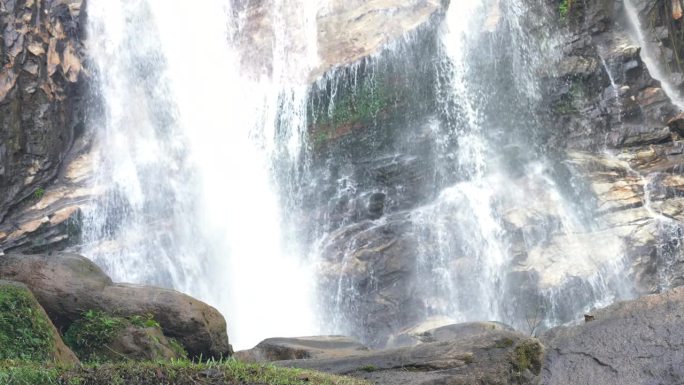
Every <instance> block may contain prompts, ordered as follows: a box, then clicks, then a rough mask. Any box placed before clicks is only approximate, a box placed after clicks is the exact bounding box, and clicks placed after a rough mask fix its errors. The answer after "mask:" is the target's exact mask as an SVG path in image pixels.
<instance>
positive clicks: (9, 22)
mask: <svg viewBox="0 0 684 385" xmlns="http://www.w3.org/2000/svg"><path fill="white" fill-rule="evenodd" d="M82 5H83V4H82V1H80V0H79V1H76V0H60V1H43V0H10V1H3V2H2V3H1V4H0V31H2V40H1V41H0V62H1V64H2V67H1V68H0V222H2V220H3V219H4V218H5V217H6V215H7V213H8V211H9V210H11V208H12V207H13V206H15V205H16V204H17V203H19V202H21V201H22V200H25V199H39V198H40V197H41V196H42V195H43V194H44V192H45V189H46V188H47V185H48V183H49V182H50V181H51V180H52V179H53V178H54V177H55V176H56V175H57V173H58V172H59V170H60V166H61V164H62V162H63V161H64V159H65V158H66V157H67V154H68V152H69V150H70V149H71V146H72V143H73V141H74V139H75V137H76V136H78V135H79V134H80V133H82V132H83V131H84V124H85V123H84V120H85V116H84V111H85V108H86V103H85V99H84V94H85V90H86V80H87V78H88V75H87V73H86V70H85V69H84V63H83V58H84V52H83V51H84V47H83V40H82V38H83V32H84V25H85V12H84V10H83V9H82ZM5 235H6V234H5ZM2 238H3V234H2V233H0V239H2Z"/></svg>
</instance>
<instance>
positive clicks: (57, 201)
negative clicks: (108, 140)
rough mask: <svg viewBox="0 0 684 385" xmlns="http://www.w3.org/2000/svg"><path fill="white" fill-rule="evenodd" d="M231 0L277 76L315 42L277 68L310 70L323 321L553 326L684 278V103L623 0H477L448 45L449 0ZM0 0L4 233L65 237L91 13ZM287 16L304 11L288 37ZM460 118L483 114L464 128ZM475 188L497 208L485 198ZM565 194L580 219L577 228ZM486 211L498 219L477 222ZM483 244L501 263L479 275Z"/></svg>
mask: <svg viewBox="0 0 684 385" xmlns="http://www.w3.org/2000/svg"><path fill="white" fill-rule="evenodd" d="M234 3H235V10H236V11H237V13H239V15H237V16H239V18H240V20H242V21H243V23H242V24H240V25H238V27H236V28H235V29H234V31H233V32H234V35H232V36H230V38H231V39H232V40H233V41H234V42H235V43H236V44H237V45H238V47H239V48H240V49H241V55H242V60H243V64H244V65H245V67H246V69H247V70H248V71H249V72H252V73H254V74H256V75H261V74H263V73H271V72H272V71H273V68H272V62H273V57H274V55H285V56H286V57H289V58H291V59H292V63H295V64H297V63H300V62H299V61H306V60H308V59H307V55H309V54H310V52H309V50H311V49H312V47H314V49H316V50H317V53H318V60H317V61H314V62H308V61H307V62H306V65H304V64H302V66H301V67H298V69H299V70H301V73H297V71H294V72H292V73H286V74H285V75H287V76H285V75H283V74H280V75H281V76H285V77H289V76H290V75H291V78H289V79H288V80H290V81H293V82H296V81H309V80H311V81H312V84H311V86H310V89H309V103H308V117H307V118H308V147H309V150H310V151H309V153H308V159H307V162H308V163H307V164H306V165H305V166H302V167H301V168H302V172H301V175H300V177H301V180H299V181H298V182H299V183H298V185H297V186H296V188H295V189H296V190H297V193H298V194H299V195H298V198H297V201H296V202H288V203H290V204H291V206H288V207H289V208H291V209H292V210H291V211H290V213H289V214H290V216H291V217H290V218H288V220H289V223H294V224H295V226H294V228H296V229H297V234H296V236H298V237H299V238H300V239H302V240H303V241H304V242H305V244H307V245H314V246H311V250H309V251H311V252H312V253H313V254H314V255H316V256H317V257H320V259H319V260H318V262H320V263H319V270H318V274H319V276H318V277H317V279H318V285H319V289H320V292H321V293H322V295H321V298H320V299H321V302H322V304H323V309H324V310H323V311H322V312H323V313H325V316H324V318H325V317H329V319H326V321H327V322H328V323H329V324H331V325H335V326H340V325H344V328H345V331H346V332H348V333H350V334H353V335H356V336H359V337H361V338H362V339H363V340H364V342H366V343H370V344H372V345H375V346H379V345H384V344H385V343H386V342H387V341H388V340H389V339H390V338H391V337H392V336H394V335H395V334H397V333H398V332H399V331H401V330H403V329H405V328H407V327H410V326H412V325H413V324H415V323H418V322H421V321H422V320H424V319H425V318H426V317H427V316H434V315H444V314H445V313H449V312H450V311H453V310H454V309H465V312H466V313H465V316H464V317H465V318H468V317H470V316H471V315H472V314H482V311H484V310H486V311H490V310H492V309H494V310H495V311H496V312H497V313H496V314H498V315H501V316H502V317H501V318H506V319H510V320H512V321H511V322H512V323H516V325H515V326H517V327H519V328H525V323H526V321H527V320H526V319H527V318H529V316H530V314H531V313H532V314H536V313H538V312H540V310H539V309H542V308H543V309H546V310H548V311H546V310H545V314H543V316H544V317H547V319H548V321H549V323H558V322H567V321H571V320H573V319H575V317H577V315H578V314H579V313H578V312H580V311H581V310H582V309H583V308H584V307H586V306H588V305H592V304H595V303H599V302H601V301H612V300H614V299H615V298H617V297H632V296H637V295H641V294H644V293H655V292H659V291H662V290H665V289H668V288H671V287H674V286H678V285H681V284H682V283H683V282H682V278H681V277H682V275H683V273H684V264H683V263H682V251H681V249H680V248H681V246H680V245H681V234H682V229H681V226H680V223H681V222H682V220H683V219H684V217H683V216H684V200H682V199H681V196H682V193H683V192H684V179H682V178H681V177H680V175H679V174H680V171H681V164H682V163H683V162H684V146H683V145H682V143H683V142H682V140H681V138H682V135H684V118H682V117H681V116H680V115H679V109H678V108H677V106H676V105H674V104H673V103H672V101H671V100H670V98H669V97H668V95H667V94H666V92H665V91H664V90H663V87H662V84H661V83H660V82H659V81H657V80H656V79H654V77H653V76H652V74H651V73H650V72H649V68H648V67H647V65H646V63H645V61H644V60H643V59H642V57H643V55H642V52H643V51H642V49H641V48H640V47H639V42H637V41H636V40H635V39H634V37H633V36H632V34H630V32H629V31H630V23H631V22H633V20H630V19H629V17H628V15H627V13H626V10H625V9H624V8H623V6H622V4H623V3H622V2H618V1H614V0H601V1H595V2H591V3H590V4H587V5H585V3H583V2H573V6H572V7H571V8H570V9H569V10H567V13H566V14H564V15H561V12H560V11H559V9H558V2H557V1H551V0H549V1H542V0H539V1H536V2H533V3H534V4H533V5H534V6H532V5H529V12H527V13H524V14H515V15H513V13H515V12H519V11H520V9H517V8H515V7H513V6H511V4H518V5H519V4H522V3H520V2H514V1H511V2H508V3H507V2H503V1H491V2H487V3H486V4H487V6H486V7H483V9H482V12H483V13H482V15H476V16H477V17H478V19H477V20H478V21H481V23H479V24H478V25H477V26H474V27H473V28H474V31H470V32H468V31H467V32H468V33H469V34H470V35H472V36H476V37H477V38H473V40H472V41H466V42H461V43H463V44H471V45H472V47H470V48H472V49H471V50H470V51H467V54H466V53H465V52H466V50H465V48H464V51H462V52H460V53H461V54H463V56H462V57H460V59H461V60H463V62H461V63H460V64H459V63H456V64H454V62H453V55H454V54H459V52H457V53H453V52H446V51H448V47H446V46H445V44H444V41H442V40H440V39H441V38H442V36H443V35H445V34H448V33H450V31H448V28H447V25H446V23H447V22H445V21H444V18H445V17H446V15H445V12H446V2H438V1H432V0H429V1H428V0H426V1H414V2H409V3H410V4H406V2H403V1H391V0H377V1H364V2H359V1H348V2H338V1H331V2H329V4H328V6H327V8H320V9H319V8H316V9H314V10H313V13H312V14H309V17H311V15H315V19H316V20H315V21H316V22H315V23H311V20H309V21H308V22H307V21H306V17H307V14H306V12H305V11H306V10H299V9H277V8H274V4H272V3H271V2H268V1H235V2H234ZM635 4H636V8H637V12H638V14H639V15H640V20H642V21H643V20H650V19H652V18H654V17H655V19H654V20H656V22H655V26H656V27H657V28H656V29H655V30H654V31H653V32H654V33H653V34H651V33H647V34H646V36H651V37H648V39H652V38H658V39H660V40H659V41H660V42H661V43H662V44H663V45H662V47H665V48H667V49H670V51H672V53H671V54H667V52H669V51H667V49H663V50H662V51H663V52H665V53H666V54H665V56H663V57H662V58H661V62H662V63H668V65H669V66H670V67H673V63H675V62H676V61H677V60H676V58H677V52H678V51H677V50H678V49H679V48H678V46H677V43H676V39H675V35H676V33H679V30H673V29H672V28H674V27H672V26H675V27H676V26H677V25H678V24H676V23H679V21H676V20H675V24H672V23H670V24H668V23H669V21H668V19H667V18H666V17H665V16H663V14H662V12H660V11H658V12H660V13H657V15H656V16H657V17H656V16H653V15H655V14H654V12H655V11H654V10H653V9H652V8H649V7H647V4H646V2H643V1H636V2H635ZM658 4H660V2H659V3H658ZM461 5H462V4H461ZM453 6H454V5H453V4H452V7H453ZM456 6H459V5H456ZM0 7H1V8H0V15H1V17H2V18H1V21H0V27H1V29H2V31H3V40H2V51H1V54H2V61H3V68H2V72H0V122H1V124H2V126H0V139H2V140H1V141H0V160H1V162H2V163H1V164H0V193H2V194H1V195H0V196H1V198H0V199H2V200H0V249H3V250H5V251H8V250H15V251H46V250H55V249H62V248H65V247H69V246H70V245H73V244H74V243H76V241H77V237H78V212H79V209H80V207H82V206H83V205H87V204H88V202H89V199H91V194H93V191H92V190H90V189H89V188H86V184H87V183H85V182H86V181H87V180H88V178H89V174H88V172H89V170H88V169H89V165H90V163H91V160H90V158H89V156H88V154H82V153H81V151H82V149H83V148H82V147H79V148H77V149H72V144H73V143H74V140H75V138H76V137H78V136H79V135H81V134H82V133H83V125H84V110H85V108H86V101H85V98H84V95H85V89H86V87H87V85H86V83H87V80H88V69H87V67H86V66H85V63H86V61H85V60H84V57H85V56H84V47H83V32H82V31H83V25H84V18H85V12H84V11H83V10H82V9H81V2H79V1H73V0H72V1H67V0H55V1H30V0H26V1H8V2H3V3H2V4H1V5H0ZM309 11H310V10H309ZM466 11H468V10H467V9H465V8H457V12H466ZM276 16H277V17H276ZM279 17H283V18H284V19H279ZM473 17H475V16H473ZM288 18H290V19H288ZM302 18H303V19H304V21H302V20H301V19H302ZM480 19H481V20H480ZM287 20H299V21H298V22H297V23H299V24H297V25H298V26H299V27H301V28H299V29H292V30H288V31H289V32H288V33H291V34H295V35H296V34H298V36H294V37H292V36H291V37H292V39H289V40H288V41H293V42H298V43H297V44H294V45H293V46H288V47H283V46H281V45H279V43H278V42H277V41H276V39H277V38H276V37H277V36H278V34H280V33H283V28H285V26H286V25H288V23H286V21H287ZM677 20H678V19H677ZM467 21H468V20H465V21H463V22H464V23H465V22H467ZM283 23H284V24H283ZM516 23H517V24H516ZM295 24H296V23H295ZM310 24H311V25H315V26H316V30H315V37H316V39H314V40H315V42H314V43H315V44H313V43H312V42H311V41H309V40H310V39H308V38H310V36H308V35H307V34H308V33H311V32H312V31H310V30H307V29H306V28H305V27H306V26H307V25H310ZM451 27H452V28H457V24H453V25H451ZM664 27H667V28H664ZM279 28H280V29H279ZM516 31H517V32H516ZM521 31H522V34H521ZM544 31H550V32H544ZM452 32H453V31H452ZM666 32H667V33H666ZM516 33H517V34H516ZM528 34H529V35H530V36H531V37H525V36H527V35H528ZM648 42H649V43H654V42H653V41H651V40H648ZM656 43H657V42H656ZM547 45H550V46H551V47H550V49H549V47H545V46H547ZM537 47H540V48H542V49H541V50H538V49H537ZM478 48H481V49H478ZM543 50H547V51H549V52H559V53H558V54H548V56H539V55H540V54H538V53H535V52H537V51H543ZM449 55H452V56H449ZM526 55H537V56H534V58H535V60H536V61H534V60H532V61H526V60H524V59H525V57H527V56H526ZM530 57H531V56H530ZM541 59H548V60H546V61H545V60H541ZM466 61H467V63H466ZM312 63H314V64H312ZM463 63H466V64H468V66H463V68H461V67H460V65H461V64H463ZM465 67H467V68H465ZM280 70H281V71H283V69H280ZM287 70H288V69H284V71H287ZM459 71H460V72H459ZM670 72H671V73H668V76H674V78H676V77H677V75H676V73H677V71H676V69H673V70H672V71H670ZM460 75H464V78H467V79H469V81H470V82H471V83H469V84H465V85H464V84H461V83H458V82H455V81H454V79H456V78H458V76H460ZM303 79H304V80H303ZM530 79H532V80H530ZM666 80H669V79H666ZM675 80H676V79H675ZM671 83H672V84H674V85H675V86H676V87H679V83H677V82H676V81H675V82H671ZM525 86H530V89H526V88H525ZM459 87H462V88H467V90H466V91H467V92H466V91H463V90H461V89H460V88H459ZM468 87H470V88H468ZM454 89H456V91H454ZM454 92H456V93H457V95H456V96H454ZM458 92H461V93H460V94H458ZM466 96H467V97H466ZM471 121H477V122H478V127H479V128H482V127H485V128H486V129H481V130H479V131H477V130H470V129H466V128H464V126H467V124H469V123H471ZM464 122H466V123H464ZM475 131H477V132H475ZM464 138H465V139H472V141H471V142H467V140H465V139H464ZM86 139H87V138H86ZM474 141H475V142H477V141H479V142H477V143H475V144H473V142H474ZM85 142H87V140H86V141H85ZM86 147H87V146H86ZM476 158H477V159H476ZM480 158H482V159H484V162H485V163H487V166H488V167H485V166H483V165H481V164H478V159H480ZM64 160H69V162H68V164H64ZM487 168H489V170H490V171H491V170H492V169H494V170H495V172H488V171H487ZM278 177H279V176H276V179H278ZM288 177H289V176H288ZM53 180H55V181H56V183H54V184H51V185H49V186H48V183H49V182H50V181H53ZM473 181H476V182H473ZM484 201H487V204H488V205H489V206H487V210H488V211H490V213H487V212H483V211H487V210H479V211H478V210H477V209H478V208H480V209H481V208H482V207H483V205H485V204H484V203H483V202H484ZM19 203H21V204H20V205H18V204H19ZM17 205H18V206H17ZM478 205H479V206H478ZM13 207H17V208H16V209H15V210H14V211H12V212H11V214H12V215H11V216H10V217H8V219H6V220H4V221H3V218H5V217H6V216H7V213H8V212H10V210H11V209H12V208H13ZM569 212H570V213H573V214H576V216H577V217H581V218H580V219H578V221H580V222H583V225H584V226H579V227H572V226H570V225H572V223H570V222H572V221H571V220H569V219H568V218H569V217H570V216H571V215H569V214H568V213H569ZM492 213H494V214H492ZM483 216H484V217H487V216H491V217H492V218H493V220H492V221H490V222H491V223H487V224H488V225H489V226H490V228H488V229H484V230H486V231H488V233H486V234H485V231H484V230H483V228H482V227H481V226H482V223H484V222H482V218H480V217H483ZM113 218H116V215H113ZM485 219H486V218H485ZM478 221H479V222H478ZM478 226H480V227H478ZM493 239H495V240H496V242H493V241H492V240H493ZM494 243H496V244H495V245H494ZM492 255H501V256H502V258H503V259H505V261H504V262H497V263H500V264H499V265H496V268H497V269H498V273H497V274H493V273H492V274H490V275H488V276H486V277H488V278H487V279H483V278H482V277H483V275H480V274H481V273H482V270H483V268H482V265H481V264H479V263H480V262H481V261H482V260H485V259H487V258H489V257H491V256H492ZM435 256H441V257H444V258H441V259H440V258H436V257H435ZM485 267H488V268H489V267H491V266H485ZM615 271H620V272H621V273H620V274H615ZM490 273H491V272H490ZM487 280H490V281H491V282H483V281H487ZM488 284H489V286H488ZM455 288H457V289H458V290H456V289H455ZM484 289H487V290H489V289H491V292H490V293H489V297H486V298H485V297H482V298H480V297H472V296H471V295H470V294H471V293H476V292H482V291H483V290H484ZM459 290H460V292H459ZM599 297H600V298H599ZM494 301H496V302H495V303H494ZM467 312H470V313H467ZM487 314H490V313H487ZM492 314H494V313H492ZM537 315H539V314H537ZM539 316H540V317H541V316H542V315H539ZM535 318H536V316H535ZM539 323H541V321H540V322H539ZM537 326H539V325H534V327H537Z"/></svg>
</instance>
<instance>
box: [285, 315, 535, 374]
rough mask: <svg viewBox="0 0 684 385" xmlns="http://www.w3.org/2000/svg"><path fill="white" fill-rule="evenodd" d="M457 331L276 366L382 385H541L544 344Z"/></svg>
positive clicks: (495, 332) (498, 333) (499, 333)
mask: <svg viewBox="0 0 684 385" xmlns="http://www.w3.org/2000/svg"><path fill="white" fill-rule="evenodd" d="M455 328H456V329H461V330H460V332H458V333H454V334H453V338H446V339H445V340H444V341H440V342H431V343H422V344H419V345H417V346H413V347H403V348H398V349H386V350H379V351H371V352H360V353H357V354H354V355H349V356H346V357H337V358H324V359H310V360H294V361H280V362H276V365H280V366H288V367H297V368H305V369H314V370H319V371H324V372H330V373H336V374H345V375H351V376H354V377H361V378H364V379H368V380H370V381H371V382H373V383H375V384H381V385H383V384H387V385H399V384H425V385H428V384H433V385H436V384H454V385H470V384H489V385H495V384H500V385H504V384H516V385H520V384H534V383H537V382H536V381H537V380H538V374H539V373H540V370H541V361H542V357H543V352H544V348H543V346H542V345H541V344H540V343H539V341H537V340H536V339H533V338H528V337H526V336H524V335H522V334H520V333H516V332H511V331H506V330H499V329H491V328H490V329H487V328H477V327H472V325H470V326H467V327H463V328H458V327H455Z"/></svg>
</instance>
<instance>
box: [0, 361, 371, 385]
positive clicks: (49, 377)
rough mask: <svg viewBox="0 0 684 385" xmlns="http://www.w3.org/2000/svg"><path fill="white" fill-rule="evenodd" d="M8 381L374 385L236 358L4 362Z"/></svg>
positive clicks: (0, 366)
mask: <svg viewBox="0 0 684 385" xmlns="http://www.w3.org/2000/svg"><path fill="white" fill-rule="evenodd" d="M0 384H3V385H118V384H121V385H219V384H221V385H223V384H231V385H248V384H249V385H257V384H264V385H305V384H308V385H370V384H369V383H368V382H365V381H362V380H358V379H353V378H348V377H338V376H333V375H329V374H323V373H318V372H313V371H309V370H302V369H286V368H279V367H276V366H272V365H256V364H245V363H240V362H237V361H234V360H227V361H221V362H219V361H210V362H205V363H196V362H191V361H187V360H178V361H170V362H126V363H118V364H102V365H98V364H94V365H85V366H82V367H73V368H49V367H41V366H37V365H35V364H22V363H18V362H4V363H0Z"/></svg>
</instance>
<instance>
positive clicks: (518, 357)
mask: <svg viewBox="0 0 684 385" xmlns="http://www.w3.org/2000/svg"><path fill="white" fill-rule="evenodd" d="M543 353H544V348H543V347H542V346H541V344H540V343H539V342H537V341H535V340H528V341H524V342H522V343H521V344H520V345H518V346H516V347H515V351H514V361H513V363H514V365H515V367H516V369H517V372H518V373H520V374H522V373H523V372H524V371H525V370H528V369H529V370H530V371H532V373H534V374H539V372H540V371H541V365H542V358H543Z"/></svg>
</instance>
